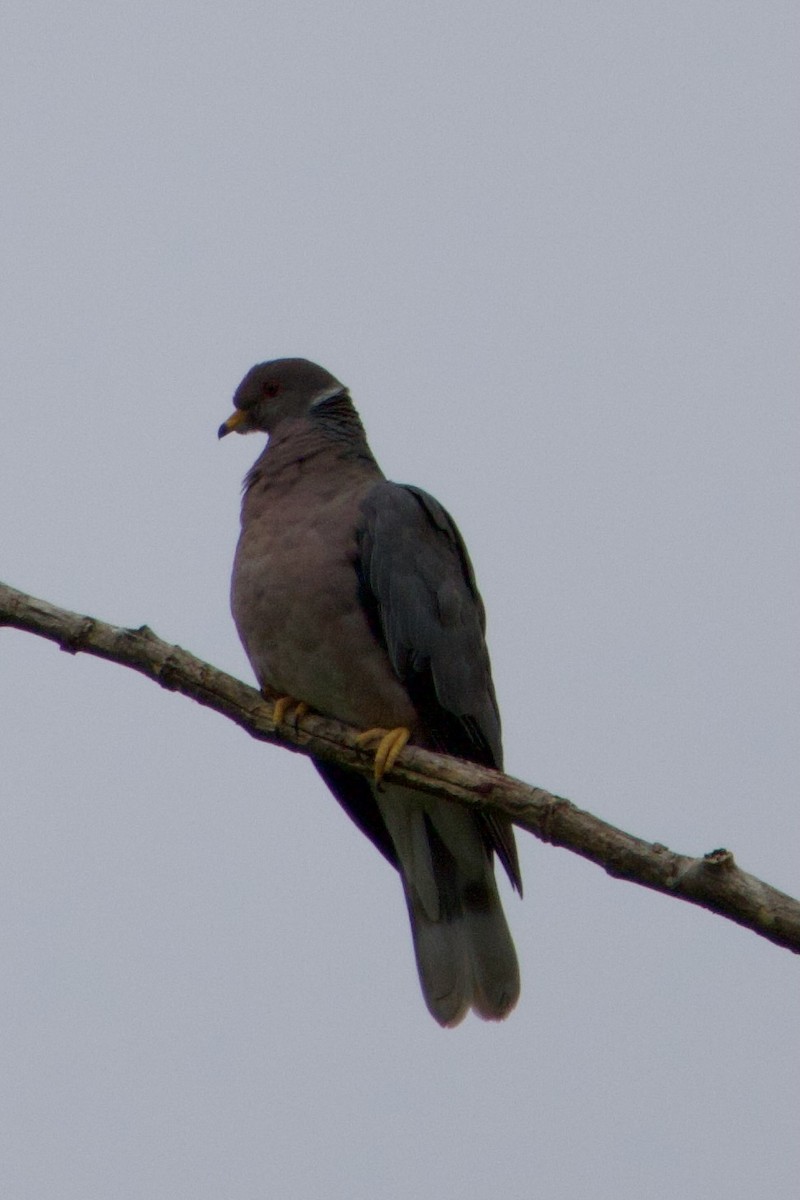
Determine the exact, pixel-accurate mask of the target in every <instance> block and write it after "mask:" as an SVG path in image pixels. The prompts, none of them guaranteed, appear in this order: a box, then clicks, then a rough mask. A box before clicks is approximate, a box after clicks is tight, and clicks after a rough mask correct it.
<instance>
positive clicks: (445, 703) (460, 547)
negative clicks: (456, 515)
mask: <svg viewBox="0 0 800 1200" xmlns="http://www.w3.org/2000/svg"><path fill="white" fill-rule="evenodd" d="M361 515H362V521H361V524H360V525H359V529H358V532H357V537H358V559H357V563H356V567H357V571H358V575H359V582H360V588H361V600H362V604H363V605H364V609H365V611H366V612H367V614H368V616H369V618H370V621H371V624H372V628H373V631H374V633H375V636H376V637H377V638H378V640H379V641H380V642H381V643H382V645H383V646H384V647H385V649H386V651H387V654H388V656H389V661H390V662H391V665H392V668H393V670H394V671H395V673H396V674H397V676H398V678H399V679H401V680H402V682H403V684H404V685H405V687H406V688H407V689H408V693H409V696H410V697H411V699H412V701H413V703H414V705H415V707H416V709H417V711H418V712H419V713H420V716H421V717H422V725H423V729H422V731H421V736H420V737H419V740H420V741H422V742H423V744H425V745H427V746H429V747H431V748H432V749H436V750H441V751H443V752H445V753H448V754H454V755H456V756H458V757H460V758H465V759H468V760H471V761H472V762H478V763H482V764H484V765H486V766H491V767H497V768H498V769H502V761H503V760H502V742H501V731H500V714H499V712H498V708H497V700H496V698H495V692H494V685H493V683H492V675H491V666H490V662H489V653H488V650H487V648H486V642H485V639H484V631H485V615H484V608H483V603H482V601H481V598H480V595H479V593H478V589H477V586H476V583H475V576H474V573H473V570H472V564H471V563H470V560H469V555H468V554H467V550H466V547H465V546H464V542H463V540H462V538H461V535H460V534H459V532H458V529H457V528H456V525H455V522H454V521H453V519H452V517H450V515H449V514H448V513H447V512H446V511H445V509H444V508H442V506H441V504H439V502H438V501H437V500H434V498H433V497H432V496H429V495H428V494H427V492H424V491H422V490H421V489H420V488H416V487H410V486H406V485H401V484H396V483H390V482H389V481H388V480H381V481H380V482H379V483H376V484H375V486H374V487H372V488H371V489H370V491H369V492H368V493H367V495H366V497H365V499H364V501H363V503H362V506H361ZM481 823H482V826H483V828H484V832H485V834H486V838H487V842H488V844H489V845H490V846H491V847H492V848H493V849H494V850H495V851H496V852H497V854H498V857H499V858H500V860H501V862H502V863H503V865H504V866H505V868H506V870H507V872H508V875H509V878H510V879H511V882H512V883H513V884H514V886H515V887H517V888H518V890H520V891H521V881H520V874H519V864H518V861H517V854H516V847H515V845H514V837H513V832H512V829H511V825H510V823H509V822H506V821H504V820H502V819H500V818H494V817H482V818H481Z"/></svg>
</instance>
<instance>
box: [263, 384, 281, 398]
mask: <svg viewBox="0 0 800 1200" xmlns="http://www.w3.org/2000/svg"><path fill="white" fill-rule="evenodd" d="M280 390H281V385H280V384H279V383H265V384H264V388H263V391H264V395H265V396H277V394H278V392H279V391H280Z"/></svg>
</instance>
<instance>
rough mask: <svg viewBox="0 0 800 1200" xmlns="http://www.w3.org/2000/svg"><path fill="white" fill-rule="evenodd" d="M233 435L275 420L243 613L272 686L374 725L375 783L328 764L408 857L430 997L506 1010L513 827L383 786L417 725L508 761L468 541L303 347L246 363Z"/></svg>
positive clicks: (255, 496) (339, 785)
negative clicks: (384, 451) (379, 450)
mask: <svg viewBox="0 0 800 1200" xmlns="http://www.w3.org/2000/svg"><path fill="white" fill-rule="evenodd" d="M234 404H235V406H236V407H235V411H234V413H233V415H232V416H231V417H229V418H228V420H227V421H226V422H225V423H224V424H223V425H222V426H221V427H220V430H219V436H220V437H223V436H224V435H225V434H227V433H230V432H231V431H232V430H236V432H237V433H251V432H255V431H261V432H265V433H267V434H268V435H269V441H268V443H267V446H266V449H265V450H264V451H263V453H262V454H261V455H260V457H259V458H258V459H257V461H256V463H255V465H254V466H253V468H252V470H251V471H250V472H249V473H248V475H247V477H246V479H245V483H244V498H243V501H242V531H241V536H240V538H239V545H238V547H237V550H236V558H235V561H234V567H233V579H232V583H231V608H232V611H233V617H234V620H235V622H236V627H237V629H238V631H239V636H240V637H241V639H242V643H243V645H244V648H245V651H246V652H247V656H248V658H249V659H250V662H251V664H252V666H253V670H254V671H255V674H256V677H257V678H258V681H259V683H260V684H261V686H262V687H263V688H264V689H265V690H269V691H271V692H272V693H273V694H278V695H279V696H280V697H281V698H282V699H281V700H279V701H278V704H277V706H276V710H277V711H276V716H278V718H279V719H282V718H284V717H285V714H286V711H287V709H288V707H289V706H290V705H294V706H298V705H299V706H300V710H301V711H303V710H305V709H306V708H311V709H314V710H316V711H317V712H319V713H323V714H325V715H326V716H329V717H335V718H338V719H339V720H342V721H346V722H349V723H350V724H352V725H356V726H359V727H361V728H362V729H364V730H369V731H370V733H369V734H368V735H367V740H369V738H373V739H378V738H379V736H380V735H382V734H385V736H383V737H380V746H379V748H378V751H377V753H376V770H375V775H376V778H375V780H374V781H372V782H371V781H369V780H367V779H365V778H363V777H362V776H359V775H356V774H353V773H352V772H349V771H345V770H343V769H342V768H340V767H337V766H333V765H331V764H330V763H324V762H319V761H316V762H315V765H316V768H317V770H318V771H319V773H320V775H321V776H322V778H323V779H324V781H325V783H326V784H327V785H328V787H329V788H330V790H331V791H332V792H333V794H334V796H335V797H336V799H337V800H338V801H339V803H340V804H341V805H342V807H343V808H344V809H345V810H346V811H347V812H348V813H349V815H350V816H351V817H352V819H353V820H354V821H355V823H356V825H358V827H359V828H360V829H361V830H362V831H363V832H364V833H365V834H366V835H367V836H368V837H369V838H371V840H372V841H373V842H374V844H375V845H376V846H377V848H378V849H379V850H380V851H381V852H382V853H383V855H384V856H385V857H386V858H387V859H388V860H389V862H390V863H391V864H392V866H394V867H396V868H397V870H398V872H399V874H400V878H401V880H402V883H403V890H404V892H405V897H406V904H407V906H408V912H409V917H410V919H411V931H412V935H413V940H414V950H415V953H416V959H417V967H418V970H419V977H420V982H421V984H422V991H423V994H424V996H425V1002H426V1004H427V1006H428V1008H429V1009H430V1011H431V1013H432V1014H433V1016H434V1017H435V1018H436V1020H437V1021H438V1022H439V1023H440V1024H441V1025H456V1024H457V1023H458V1022H459V1021H460V1020H461V1019H462V1018H463V1017H464V1015H465V1014H466V1013H467V1011H468V1010H469V1009H470V1008H474V1009H475V1011H476V1012H477V1013H478V1014H479V1015H480V1016H481V1017H484V1018H486V1019H490V1020H499V1019H501V1018H502V1017H505V1016H506V1015H507V1014H508V1013H509V1012H510V1011H511V1009H512V1008H513V1007H514V1005H515V1003H516V1001H517V998H518V996H519V968H518V966H517V957H516V953H515V950H514V944H513V942H512V940H511V935H510V933H509V931H508V926H507V924H506V919H505V915H504V913H503V910H502V907H501V904H500V899H499V896H498V893H497V885H496V882H495V878H494V869H493V861H492V860H493V853H496V854H497V856H498V858H499V859H500V861H501V862H502V864H503V866H504V867H505V869H506V871H507V873H508V876H509V878H510V880H511V883H512V884H513V886H514V887H515V888H516V889H517V891H519V892H520V893H521V892H522V882H521V878H520V872H519V863H518V860H517V852H516V846H515V843H514V835H513V832H512V828H511V825H510V823H509V822H507V821H505V820H503V819H501V818H499V817H494V816H484V815H478V814H475V813H472V812H469V811H468V810H467V809H465V808H463V809H462V808H460V807H458V806H457V805H454V804H451V803H448V802H447V801H444V800H436V799H434V798H432V797H430V796H427V795H424V794H423V793H421V792H415V791H413V790H411V789H408V788H403V787H399V786H397V785H395V784H390V783H382V782H381V781H380V777H381V775H382V774H383V772H384V771H385V770H387V769H388V768H389V767H390V766H391V764H392V762H393V761H394V758H395V757H396V754H397V753H398V751H399V750H400V749H401V748H402V746H403V745H404V744H405V742H406V740H407V739H408V737H409V735H410V737H411V739H412V741H413V742H414V743H415V744H417V745H420V746H427V747H429V748H431V749H434V750H439V751H442V752H444V753H448V754H455V755H458V756H459V757H461V758H465V759H470V760H472V761H473V762H478V763H483V764H485V765H488V766H492V767H497V768H500V767H501V766H502V749H501V742H500V717H499V713H498V710H497V701H496V699H495V694H494V687H493V685H492V677H491V670H490V665H489V655H488V652H487V649H486V643H485V641H484V624H485V621H484V611H483V604H482V602H481V598H480V596H479V594H478V591H477V587H476V584H475V577H474V575H473V571H472V566H471V564H470V561H469V557H468V555H467V551H466V548H465V546H464V543H463V541H462V540H461V536H460V534H459V532H458V530H457V529H456V526H455V524H454V523H453V520H452V519H451V517H450V516H449V515H448V514H447V513H446V512H445V510H444V509H443V508H442V506H441V505H440V504H439V503H437V501H436V500H434V499H433V497H432V496H429V495H428V494H427V493H426V492H423V491H422V490H421V489H420V488H416V487H410V486H407V485H401V484H397V483H390V482H389V481H388V480H387V479H386V478H385V477H384V475H383V473H382V471H381V469H380V467H379V466H378V464H377V463H376V461H375V459H374V458H373V456H372V453H371V451H370V448H369V446H368V444H367V439H366V435H365V433H364V428H363V426H362V424H361V421H360V419H359V416H358V413H357V412H356V410H355V408H354V407H353V404H352V401H351V399H350V395H349V392H348V390H347V388H346V387H344V386H343V385H342V384H341V383H339V381H338V380H337V379H334V377H333V375H331V374H330V373H329V372H328V371H326V370H324V369H323V368H322V367H319V366H317V365H316V364H315V363H312V362H308V361H307V360H306V359H302V358H285V359H277V360H275V361H274V362H267V363H261V364H259V365H258V366H255V367H253V368H252V370H250V371H249V372H248V373H247V375H245V377H244V379H243V380H242V382H241V383H240V384H239V387H238V388H237V389H236V394H235V396H234Z"/></svg>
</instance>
